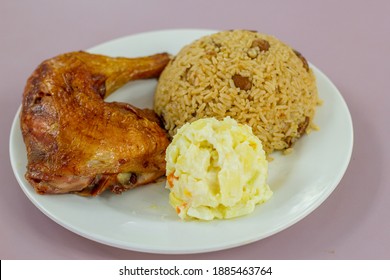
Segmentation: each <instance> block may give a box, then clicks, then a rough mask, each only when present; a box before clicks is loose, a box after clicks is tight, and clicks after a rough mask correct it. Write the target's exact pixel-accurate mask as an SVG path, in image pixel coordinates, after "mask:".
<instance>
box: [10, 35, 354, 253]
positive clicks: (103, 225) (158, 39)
mask: <svg viewBox="0 0 390 280" xmlns="http://www.w3.org/2000/svg"><path fill="white" fill-rule="evenodd" d="M212 32H214V31H211V30H184V29H183V30H166V31H157V32H150V33H143V34H138V35H134V36H129V37H124V38H120V39H116V40H114V41H110V42H108V43H104V44H102V45H99V46H97V47H94V48H92V49H91V50H90V51H91V52H95V53H102V54H107V55H112V56H141V55H149V54H153V53H157V52H163V51H167V52H169V53H172V54H175V53H177V52H178V51H179V49H181V47H182V46H183V45H185V44H187V43H190V42H192V41H193V40H195V39H197V38H199V37H201V36H203V35H206V34H210V33H212ZM311 66H312V67H313V70H314V73H315V75H316V77H317V82H318V89H319V94H320V97H321V99H323V100H324V104H323V106H321V107H319V108H318V112H317V114H316V117H315V123H316V124H318V125H319V126H320V127H321V130H320V131H318V132H313V133H312V134H310V135H309V136H305V137H303V138H302V139H300V140H299V141H298V142H297V144H296V145H295V150H294V153H293V154H291V155H289V156H280V155H278V154H276V156H275V160H274V161H273V162H271V163H270V170H269V172H270V174H269V185H270V186H271V188H272V190H273V191H274V195H273V197H272V199H271V200H270V201H269V202H267V203H265V204H263V205H259V206H257V207H256V209H255V212H254V213H252V214H251V215H248V216H245V217H241V218H237V219H233V220H222V221H219V220H217V221H211V222H183V221H181V220H179V218H178V217H177V215H176V213H175V211H174V210H173V208H171V206H170V205H169V204H168V190H165V189H164V182H163V181H161V182H159V183H156V184H150V185H147V186H145V187H142V188H138V189H134V190H131V191H128V192H125V193H123V194H122V195H114V194H111V193H105V194H103V195H102V196H100V197H95V198H84V197H80V196H77V195H38V194H36V193H35V192H34V189H33V188H32V187H31V186H30V185H29V184H28V183H27V181H26V180H25V178H24V174H25V172H26V163H27V159H26V150H25V146H24V143H23V140H22V135H21V131H20V123H19V112H20V109H19V111H18V113H17V114H16V116H15V119H14V122H13V125H12V129H11V135H10V158H11V164H12V168H13V170H14V173H15V176H16V178H17V180H18V182H19V184H20V186H21V188H22V189H23V191H24V193H25V194H26V195H27V197H28V198H29V199H30V200H31V201H32V202H33V203H34V204H35V206H36V207H38V208H39V209H40V210H41V211H42V212H43V213H44V214H46V215H47V216H48V217H50V218H51V219H52V220H54V221H55V222H57V223H58V224H60V225H61V226H63V227H65V228H67V229H69V230H71V231H73V232H75V233H77V234H79V235H81V236H84V237H86V238H89V239H92V240H95V241H97V242H100V243H104V244H107V245H111V246H114V247H119V248H124V249H129V250H135V251H143V252H153V253H172V254H173V253H178V254H179V253H199V252H210V251H216V250H221V249H227V248H232V247H236V246H240V245H244V244H248V243H251V242H254V241H257V240H260V239H263V238H265V237H267V236H270V235H273V234H275V233H277V232H280V231H281V230H283V229H285V228H287V227H289V226H291V225H293V224H294V223H296V222H298V221H299V220H301V219H302V218H304V217H305V216H306V215H308V214H309V213H311V212H312V211H313V210H314V209H316V208H317V207H318V206H319V205H320V204H321V203H322V202H323V201H324V200H325V199H326V198H327V197H328V196H329V195H330V194H331V192H332V191H333V190H334V189H335V188H336V186H337V185H338V183H339V182H340V180H341V178H342V176H343V175H344V172H345V171H346V169H347V166H348V163H349V161H350V157H351V153H352V146H353V129H352V120H351V116H350V113H349V111H348V108H347V105H346V103H345V101H344V100H343V98H342V96H341V94H340V93H339V91H338V90H337V88H336V87H335V86H334V85H333V83H332V82H331V81H330V80H329V79H328V78H327V77H326V76H325V75H324V74H323V73H322V72H321V71H319V70H318V69H317V68H316V67H315V66H313V65H311ZM155 86H156V81H155V80H148V81H137V82H134V83H130V84H128V85H126V86H125V87H123V88H121V89H120V90H118V92H117V93H115V94H113V95H112V96H111V97H110V99H109V100H108V101H111V100H118V101H126V102H129V103H131V104H133V105H136V106H138V107H149V108H151V106H152V96H153V93H154V89H155Z"/></svg>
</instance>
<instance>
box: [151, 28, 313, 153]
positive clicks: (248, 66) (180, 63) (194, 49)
mask: <svg viewBox="0 0 390 280" xmlns="http://www.w3.org/2000/svg"><path fill="white" fill-rule="evenodd" d="M318 103H319V99H318V94H317V88H316V81H315V77H314V74H313V72H312V70H311V69H310V67H309V65H308V63H307V61H306V59H305V58H304V57H303V56H302V55H301V54H300V53H299V52H297V51H295V50H294V49H292V48H291V47H289V46H288V45H286V44H285V43H283V42H281V41H280V40H278V39H276V38H275V37H273V36H269V35H266V34H261V33H258V32H254V31H246V30H233V31H223V32H219V33H215V34H212V35H209V36H205V37H202V38H200V39H198V40H197V41H195V42H193V43H192V44H190V45H187V46H185V47H184V48H183V49H182V50H181V51H180V52H179V53H178V54H177V55H176V56H175V57H174V58H173V59H172V61H171V62H170V63H169V64H168V66H167V67H166V68H165V69H164V71H163V73H162V74H161V76H160V79H159V82H158V86H157V90H156V93H155V99H154V109H155V111H156V113H157V114H158V115H160V116H161V118H162V119H163V122H164V125H165V128H166V129H167V130H168V132H169V134H170V135H171V136H174V135H175V133H176V131H177V129H178V128H180V127H181V126H182V125H184V124H185V123H187V122H192V121H195V120H197V119H200V118H205V117H216V118H217V119H223V118H224V117H226V116H230V117H232V118H234V119H236V120H237V121H238V122H240V123H243V124H248V125H249V126H251V127H252V130H253V133H254V134H255V135H256V136H258V137H259V138H260V140H262V142H263V147H264V150H265V151H266V153H267V154H270V153H271V152H273V151H274V150H287V151H289V150H290V148H291V146H292V145H293V143H294V142H295V141H296V140H297V139H299V137H301V136H302V135H303V134H304V133H305V132H308V131H310V129H311V128H315V125H314V124H313V122H312V120H313V118H314V114H315V110H316V106H317V105H318Z"/></svg>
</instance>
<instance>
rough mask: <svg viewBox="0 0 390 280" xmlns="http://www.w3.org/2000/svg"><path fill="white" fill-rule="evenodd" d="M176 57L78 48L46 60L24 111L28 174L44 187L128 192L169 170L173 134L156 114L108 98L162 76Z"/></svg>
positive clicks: (27, 91) (39, 187)
mask: <svg viewBox="0 0 390 280" xmlns="http://www.w3.org/2000/svg"><path fill="white" fill-rule="evenodd" d="M169 59H170V57H169V55H168V54H166V53H162V54H156V55H152V56H148V57H139V58H123V57H118V58H113V57H108V56H103V55H97V54H91V53H87V52H71V53H66V54H62V55H59V56H56V57H54V58H51V59H48V60H46V61H44V62H42V63H41V64H40V65H39V66H38V68H37V69H36V70H35V71H34V72H33V74H32V75H31V77H30V78H29V79H28V81H27V84H26V87H25V91H24V94H23V104H22V110H21V117H20V120H21V129H22V134H23V139H24V142H25V144H26V148H27V159H28V164H27V172H26V175H25V177H26V179H27V180H28V181H29V182H30V183H31V185H32V186H33V187H34V188H35V190H36V192H38V193H40V194H45V193H68V192H79V193H81V194H85V195H98V194H100V193H101V192H103V191H104V190H106V189H110V190H111V191H112V192H114V193H120V192H122V191H124V190H127V189H131V188H134V187H136V186H139V185H143V184H146V183H149V182H152V181H154V180H156V179H157V178H159V177H160V176H162V175H164V174H165V150H166V147H167V146H168V144H169V139H168V137H167V134H166V132H165V130H164V129H163V128H162V127H160V125H161V124H160V122H159V119H158V117H157V116H156V115H155V113H154V112H153V111H152V110H149V109H145V110H141V109H138V108H136V107H134V106H132V105H129V104H125V103H120V102H111V103H108V102H104V98H105V97H107V96H108V95H110V94H111V93H112V92H113V91H114V90H116V89H117V88H119V87H121V86H122V85H124V84H125V83H126V82H128V81H131V80H136V79H145V78H154V77H158V76H159V74H160V73H161V71H162V70H163V68H164V67H165V66H166V64H167V63H168V61H169Z"/></svg>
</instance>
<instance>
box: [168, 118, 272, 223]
mask: <svg viewBox="0 0 390 280" xmlns="http://www.w3.org/2000/svg"><path fill="white" fill-rule="evenodd" d="M166 162H167V167H166V175H167V183H166V188H167V189H169V190H170V193H169V201H170V204H171V205H172V206H173V207H174V208H175V210H176V212H177V214H178V215H179V217H180V218H182V219H201V220H212V219H215V218H217V219H229V218H234V217H238V216H242V215H246V214H249V213H251V212H253V211H254V208H255V205H256V204H260V203H263V202H265V201H267V200H269V199H270V197H271V196H272V191H271V190H270V188H269V186H268V184H267V176H268V162H267V160H266V155H265V152H264V150H263V148H262V143H261V141H260V140H259V139H258V137H256V136H254V135H253V133H252V129H251V128H250V127H249V126H247V125H242V124H238V123H237V122H236V121H235V120H234V119H232V118H230V117H226V118H224V119H223V120H221V121H219V120H217V119H215V118H204V119H199V120H197V121H194V122H192V123H187V124H185V125H184V126H182V127H181V128H180V129H178V131H177V134H176V135H175V136H174V137H173V140H172V142H171V144H170V145H169V146H168V148H167V151H166Z"/></svg>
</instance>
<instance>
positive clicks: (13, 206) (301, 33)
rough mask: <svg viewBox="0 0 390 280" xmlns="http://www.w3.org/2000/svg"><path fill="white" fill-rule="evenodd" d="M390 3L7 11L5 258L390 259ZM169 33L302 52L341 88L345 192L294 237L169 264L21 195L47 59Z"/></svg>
mask: <svg viewBox="0 0 390 280" xmlns="http://www.w3.org/2000/svg"><path fill="white" fill-rule="evenodd" d="M389 13H390V1H387V0H382V1H375V0H374V1H365V0H359V1H340V0H328V1H309V0H308V1H304V0H296V1H249V0H240V1H211V0H197V1H180V0H177V1H171V0H165V1H151V0H142V1H125V0H117V1H111V0H110V1H92V0H90V1H83V0H77V1H75V0H67V1H50V0H47V1H44V0H35V1H27V0H26V1H14V0H1V1H0V34H1V36H0V62H1V64H0V79H1V83H0V87H1V89H0V98H1V99H0V113H1V118H0V130H1V135H0V137H1V149H0V156H1V162H0V164H1V166H0V174H1V176H0V178H1V183H0V188H1V196H0V258H1V259H177V258H179V259H390V218H389V215H390V214H389V213H390V188H389V184H390V152H389V151H390V149H389V144H388V143H389V139H390V133H389V132H390V125H389V120H390V113H389V112H390V110H389V108H388V107H389V106H388V104H390V91H389V87H388V85H387V84H386V83H387V82H388V81H389V80H390V17H389ZM172 28H207V29H219V30H220V29H236V28H243V29H251V30H259V31H261V32H264V33H268V34H273V35H275V36H277V37H278V38H280V39H282V40H283V41H285V42H288V43H289V44H290V45H292V46H294V47H295V48H296V49H298V50H300V51H301V52H302V53H304V54H305V56H306V57H307V58H308V59H309V60H310V61H311V62H312V63H314V64H315V65H316V66H317V67H318V68H320V69H321V70H322V71H323V72H325V73H326V74H327V75H328V77H329V78H330V79H331V80H332V81H333V82H334V83H335V85H336V86H337V87H338V88H339V90H340V91H341V93H342V95H343V97H344V99H345V100H346V102H347V104H348V106H349V109H350V112H351V115H352V119H353V124H354V141H355V142H354V149H353V154H352V159H351V162H350V165H349V167H348V169H347V172H346V174H345V176H344V177H343V179H342V180H341V182H340V184H339V185H338V187H337V188H336V190H335V191H334V192H333V193H332V194H331V196H330V197H329V198H328V199H327V200H326V201H325V202H324V203H323V204H322V205H321V206H320V207H319V208H317V209H316V210H315V211H314V212H313V213H311V214H310V215H309V216H307V217H306V218H304V219H303V220H301V221H300V222H298V223H297V224H295V225H293V226H291V227H290V228H288V229H286V230H284V231H282V232H280V233H278V234H275V235H273V236H271V237H268V238H266V239H263V240H260V241H258V242H255V243H252V244H249V245H245V246H242V247H238V248H233V249H228V250H223V251H218V252H212V253H202V254H195V255H160V254H158V255H157V254H156V255H155V254H148V253H140V252H133V251H126V250H122V249H117V248H113V247H109V246H106V245H102V244H99V243H96V242H94V241H90V240H88V239H85V238H83V237H81V236H78V235H76V234H74V233H72V232H70V231H68V230H67V229H65V228H63V227H61V226H59V225H58V224H56V223H55V222H53V221H52V220H50V219H49V218H47V217H46V216H45V215H44V214H42V213H41V212H40V211H39V210H38V209H37V208H36V207H35V206H34V205H33V204H32V203H31V202H30V201H29V200H28V198H27V197H26V196H25V195H24V193H23V192H22V190H21V188H20V187H19V185H18V183H17V181H16V179H15V177H14V175H13V172H12V169H11V165H10V160H9V145H8V141H9V140H8V139H9V132H10V128H11V123H12V120H13V118H14V116H15V113H16V111H17V109H18V107H19V105H20V103H21V95H22V91H23V88H24V85H25V82H26V79H27V77H28V76H29V75H30V73H31V72H32V70H33V69H34V68H35V67H36V66H37V64H38V63H39V62H41V61H42V60H43V59H45V58H48V57H51V56H54V55H56V54H59V53H63V52H67V51H71V50H80V49H87V48H89V47H92V46H94V45H96V44H99V43H101V42H104V41H108V40H111V39H114V38H117V37H122V36H126V35H131V34H134V33H140V32H145V31H151V30H159V29H172Z"/></svg>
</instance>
